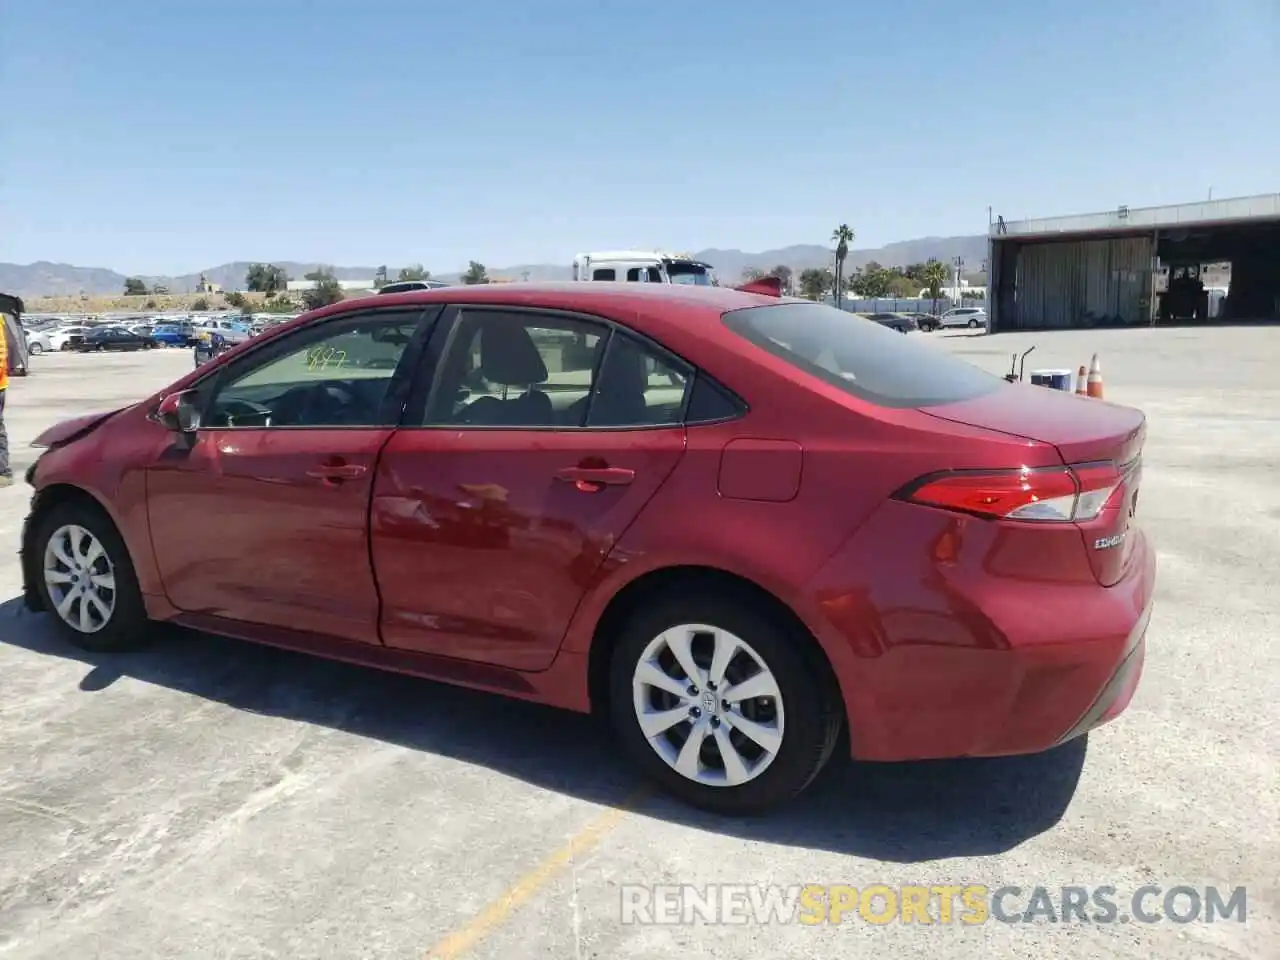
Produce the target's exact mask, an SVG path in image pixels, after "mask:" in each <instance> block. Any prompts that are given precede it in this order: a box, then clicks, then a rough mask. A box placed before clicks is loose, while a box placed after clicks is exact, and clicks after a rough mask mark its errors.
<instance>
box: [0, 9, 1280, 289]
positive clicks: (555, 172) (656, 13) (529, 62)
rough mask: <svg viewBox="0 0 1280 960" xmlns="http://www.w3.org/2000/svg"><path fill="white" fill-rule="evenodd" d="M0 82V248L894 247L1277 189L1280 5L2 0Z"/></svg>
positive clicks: (127, 257) (163, 266) (118, 261)
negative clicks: (1032, 220)
mask: <svg viewBox="0 0 1280 960" xmlns="http://www.w3.org/2000/svg"><path fill="white" fill-rule="evenodd" d="M682 9H687V11H688V12H681V11H682ZM0 90H3V91H4V96H3V97H2V98H0V149H2V151H3V152H2V153H0V261H10V262H15V261H16V262H22V263H25V262H29V261H33V260H39V259H43V260H55V261H62V262H70V263H75V264H78V265H83V266H107V267H112V268H115V269H118V270H121V271H124V272H138V273H150V274H159V273H180V272H188V271H194V270H198V269H200V268H202V267H208V266H213V265H216V264H218V263H222V262H226V261H229V260H237V259H279V260H284V259H289V260H303V261H312V260H318V261H323V262H328V263H336V264H345V265H377V264H381V263H387V264H391V265H399V264H404V263H412V262H421V263H424V264H425V265H426V266H427V267H428V268H430V269H433V270H436V271H440V272H443V271H448V270H452V269H456V268H458V267H460V266H463V265H465V264H466V262H467V261H468V260H470V259H476V260H480V261H482V262H484V263H486V264H488V265H490V266H491V267H498V268H500V267H503V266H511V265H515V264H519V263H537V262H552V263H566V262H568V260H569V259H570V258H571V257H572V256H573V254H574V253H576V252H578V251H580V250H590V249H600V248H606V247H617V246H633V245H640V246H650V247H652V246H664V247H669V248H676V249H701V248H705V247H736V248H739V249H744V250H753V251H754V250H764V249H769V248H774V247H780V246H786V245H789V244H793V243H811V242H817V243H822V242H825V241H826V239H827V237H828V236H829V235H830V233H831V230H832V228H833V227H834V226H835V224H837V223H839V222H841V221H847V222H848V223H850V224H851V225H852V226H853V227H854V229H855V230H856V232H857V235H858V237H857V242H856V243H855V246H879V245H881V244H883V243H887V242H891V241H894V240H904V239H911V238H914V237H920V236H927V235H952V234H962V233H978V232H982V231H983V230H984V229H985V227H986V223H987V207H988V205H990V206H992V207H994V208H995V211H996V212H997V213H1003V214H1004V216H1005V217H1006V218H1007V219H1016V218H1020V217H1024V216H1039V215H1049V214H1054V213H1071V212H1086V211H1092V210H1100V209H1109V208H1112V207H1114V206H1116V205H1118V204H1122V203H1124V204H1128V205H1129V206H1131V207H1136V206H1142V205H1147V204H1156V203H1171V202H1182V201H1189V200H1197V199H1201V198H1203V197H1205V196H1207V195H1208V192H1209V190H1210V188H1212V190H1213V194H1214V196H1215V197H1226V196H1239V195H1244V194H1251V193H1263V192H1270V191H1274V190H1277V189H1280V161H1278V160H1277V157H1278V156H1280V122H1277V120H1276V113H1275V110H1276V103H1277V98H1278V97H1280V3H1278V2H1277V0H1164V2H1158V0H1125V2H1116V0H1075V2H1059V0H1052V2H1050V0H1041V2H1039V3H1034V2H1031V3H1028V2H1025V0H1023V2H1018V0H970V2H967V3H966V2H960V3H957V2H954V0H899V2H897V3H888V4H863V3H845V4H831V3H819V2H815V0H792V2H790V3H778V2H769V3H765V2H761V0H720V2H719V3H710V4H701V5H690V6H688V7H687V8H682V6H681V5H678V4H659V5H654V4H648V3H624V2H619V0H598V2H596V3H594V4H591V3H587V4H584V3H581V2H574V3H568V2H562V0H537V2H533V0H527V2H524V3H517V2H514V0H490V2H486V3H463V4H455V3H444V2H425V3H424V2H391V0H366V2H364V3H350V2H336V0H312V2H309V3H303V2H301V0H253V2H248V0H206V2H195V0H184V2H181V3H176V2H172V0H112V2H110V3H108V2H104V0H57V2H54V0H4V2H3V3H2V4H0ZM1184 117H1186V118H1190V120H1189V121H1188V122H1186V123H1184V124H1182V125H1181V126H1180V125H1179V123H1178V118H1184Z"/></svg>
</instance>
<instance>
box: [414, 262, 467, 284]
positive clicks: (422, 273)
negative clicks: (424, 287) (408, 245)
mask: <svg viewBox="0 0 1280 960" xmlns="http://www.w3.org/2000/svg"><path fill="white" fill-rule="evenodd" d="M473 265H474V264H473ZM397 279H400V280H430V279H431V271H430V270H423V269H422V264H420V263H415V264H413V265H412V266H409V267H402V268H401V269H400V276H399V277H398V278H397Z"/></svg>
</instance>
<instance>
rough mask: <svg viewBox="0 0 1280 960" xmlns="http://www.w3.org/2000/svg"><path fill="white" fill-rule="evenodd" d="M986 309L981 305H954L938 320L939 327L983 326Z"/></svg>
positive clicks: (985, 318)
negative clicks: (954, 306)
mask: <svg viewBox="0 0 1280 960" xmlns="http://www.w3.org/2000/svg"><path fill="white" fill-rule="evenodd" d="M986 325H987V311H985V310H983V309H982V308H981V307H956V308H955V309H954V310H948V311H947V312H946V313H944V314H943V315H942V316H941V318H939V320H938V326H941V327H974V328H976V327H985V326H986Z"/></svg>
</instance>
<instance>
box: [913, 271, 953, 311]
mask: <svg viewBox="0 0 1280 960" xmlns="http://www.w3.org/2000/svg"><path fill="white" fill-rule="evenodd" d="M947 273H948V271H947V265H946V264H945V263H943V262H942V261H941V260H930V261H929V262H928V263H926V264H925V265H924V269H923V270H921V271H920V282H921V283H923V284H924V288H925V293H926V294H927V295H928V297H929V299H930V300H932V301H933V308H932V311H933V312H934V313H937V312H938V301H939V300H941V299H942V288H943V287H945V286H946V285H947Z"/></svg>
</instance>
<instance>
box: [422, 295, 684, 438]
mask: <svg viewBox="0 0 1280 960" xmlns="http://www.w3.org/2000/svg"><path fill="white" fill-rule="evenodd" d="M691 380H692V377H691V373H690V371H689V370H688V369H687V368H686V367H685V366H684V365H683V364H682V363H681V362H680V361H677V360H675V359H673V358H669V357H666V356H663V355H661V354H660V353H659V351H657V350H654V349H651V348H649V347H648V346H646V345H645V344H643V343H641V342H640V341H639V340H637V339H635V338H633V337H630V336H627V335H625V334H621V333H616V332H613V333H611V332H610V329H609V327H608V326H606V325H605V324H602V323H594V322H591V321H586V320H581V319H579V318H576V317H565V316H560V315H557V314H550V313H548V314H543V313H519V312H505V311H498V310H481V311H476V310H472V311H467V312H464V313H463V314H461V315H460V317H459V319H458V321H457V324H456V325H455V328H454V331H453V334H452V336H451V337H450V341H449V345H448V347H447V349H446V351H445V356H444V358H443V361H442V363H441V365H440V374H439V377H438V379H437V383H436V385H435V388H434V389H433V392H432V397H431V400H430V402H429V403H428V406H427V416H426V419H425V421H424V422H425V424H426V425H427V426H474V427H505V428H508V429H511V428H521V427H534V428H553V429H574V428H583V427H595V428H605V427H611V428H621V427H641V426H659V425H663V424H675V423H679V422H680V421H681V417H682V415H683V412H684V407H685V400H686V394H687V392H688V390H689V385H690V383H691Z"/></svg>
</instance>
